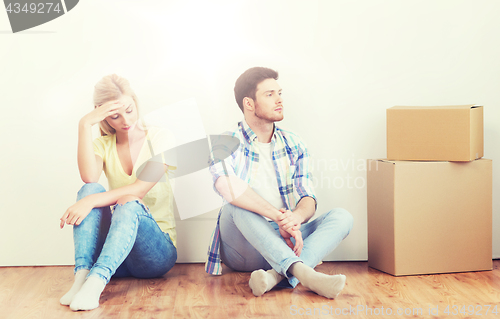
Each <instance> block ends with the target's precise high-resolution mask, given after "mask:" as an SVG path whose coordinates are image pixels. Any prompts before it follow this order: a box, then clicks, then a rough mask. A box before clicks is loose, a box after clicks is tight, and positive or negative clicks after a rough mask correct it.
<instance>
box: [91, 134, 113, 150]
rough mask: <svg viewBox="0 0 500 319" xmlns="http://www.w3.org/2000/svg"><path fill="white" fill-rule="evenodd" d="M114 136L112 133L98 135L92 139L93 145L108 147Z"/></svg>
mask: <svg viewBox="0 0 500 319" xmlns="http://www.w3.org/2000/svg"><path fill="white" fill-rule="evenodd" d="M114 137H115V135H114V134H112V135H104V136H99V137H97V138H95V139H94V145H98V146H103V147H109V146H111V145H112V144H113V143H114V141H115V138H114Z"/></svg>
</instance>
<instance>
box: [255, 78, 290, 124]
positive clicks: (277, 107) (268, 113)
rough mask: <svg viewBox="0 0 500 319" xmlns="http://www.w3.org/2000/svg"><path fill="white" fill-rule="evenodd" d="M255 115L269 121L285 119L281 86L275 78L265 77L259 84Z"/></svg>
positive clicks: (256, 93) (256, 94)
mask: <svg viewBox="0 0 500 319" xmlns="http://www.w3.org/2000/svg"><path fill="white" fill-rule="evenodd" d="M254 102H255V116H256V117H257V118H259V119H262V120H266V121H269V122H278V121H281V120H283V117H284V114H283V99H282V98H281V87H280V86H279V85H278V82H276V80H275V79H265V80H264V81H262V82H260V83H259V84H258V85H257V92H255V101H254Z"/></svg>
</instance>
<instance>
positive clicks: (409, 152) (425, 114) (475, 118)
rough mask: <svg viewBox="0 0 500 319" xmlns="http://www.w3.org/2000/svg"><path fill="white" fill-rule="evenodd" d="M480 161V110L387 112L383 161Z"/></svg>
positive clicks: (410, 108)
mask: <svg viewBox="0 0 500 319" xmlns="http://www.w3.org/2000/svg"><path fill="white" fill-rule="evenodd" d="M481 157H483V107H482V106H479V105H458V106H432V107H423V106H422V107H421V106H419V107H416V106H395V107H392V108H389V109H387V158H388V159H390V160H415V161H472V160H474V159H478V158H481Z"/></svg>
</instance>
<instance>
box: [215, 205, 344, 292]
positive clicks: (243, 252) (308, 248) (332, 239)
mask: <svg viewBox="0 0 500 319" xmlns="http://www.w3.org/2000/svg"><path fill="white" fill-rule="evenodd" d="M352 223H353V218H352V215H351V214H350V213H349V212H347V211H346V210H345V209H342V208H336V209H333V210H331V211H329V212H328V213H325V214H323V215H321V216H319V217H318V218H316V219H315V220H313V221H311V222H308V223H305V224H302V226H301V227H300V231H301V232H302V238H303V239H304V248H303V249H302V253H301V255H300V257H297V256H296V255H295V253H294V252H293V250H292V249H290V247H288V245H287V244H286V243H285V240H284V239H283V238H282V237H281V235H280V234H279V231H278V229H279V228H278V225H277V224H276V223H275V222H273V221H267V220H266V219H265V218H264V217H262V216H261V215H259V214H256V213H253V212H250V211H248V210H245V209H242V208H239V207H237V206H233V205H231V204H227V205H225V206H224V207H223V208H222V212H221V216H220V236H221V259H222V261H223V262H224V263H225V264H226V265H227V266H228V267H230V268H231V269H234V270H237V271H254V270H257V269H264V270H268V269H271V268H273V269H274V270H276V272H278V273H279V274H280V275H283V276H285V277H287V278H288V283H289V284H290V285H291V286H292V287H295V286H296V285H297V284H298V283H299V281H298V279H297V278H295V277H294V276H292V275H291V274H290V273H287V271H288V268H289V267H290V266H291V265H292V264H293V263H295V262H298V261H302V262H303V263H304V264H306V265H308V266H309V267H311V268H314V267H316V265H318V264H319V262H320V261H321V260H322V259H323V258H324V257H325V256H326V255H327V254H329V253H330V252H331V251H333V250H334V249H335V248H336V247H337V246H338V245H339V244H340V242H341V241H342V240H343V239H344V238H345V237H347V235H348V234H349V232H350V230H351V228H352ZM292 240H293V239H292Z"/></svg>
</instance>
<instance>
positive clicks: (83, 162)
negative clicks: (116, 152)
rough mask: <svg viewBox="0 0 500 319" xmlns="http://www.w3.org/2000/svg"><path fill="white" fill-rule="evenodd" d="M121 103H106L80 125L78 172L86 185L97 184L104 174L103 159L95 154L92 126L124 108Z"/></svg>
mask: <svg viewBox="0 0 500 319" xmlns="http://www.w3.org/2000/svg"><path fill="white" fill-rule="evenodd" d="M123 106H124V105H123V103H121V102H119V101H110V102H106V103H104V104H103V105H101V106H98V107H96V108H95V109H94V110H93V111H92V112H90V113H88V114H86V115H85V116H84V117H82V119H81V120H80V122H79V124H78V170H79V171H80V177H81V178H82V181H83V182H84V183H97V181H98V180H99V177H100V176H101V172H102V158H101V157H100V156H97V155H95V154H94V146H93V144H92V126H94V125H95V124H97V123H99V122H100V121H103V120H104V119H105V118H106V117H108V116H111V115H114V114H115V113H116V112H117V110H118V109H120V108H121V107H123Z"/></svg>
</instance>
